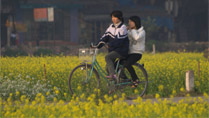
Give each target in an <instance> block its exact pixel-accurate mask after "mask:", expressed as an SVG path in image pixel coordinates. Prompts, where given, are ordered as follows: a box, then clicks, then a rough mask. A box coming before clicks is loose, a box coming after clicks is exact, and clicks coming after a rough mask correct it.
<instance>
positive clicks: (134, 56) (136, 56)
mask: <svg viewBox="0 0 209 118" xmlns="http://www.w3.org/2000/svg"><path fill="white" fill-rule="evenodd" d="M141 57H142V55H141V54H130V55H129V56H128V59H127V60H126V63H125V64H124V66H125V67H126V68H127V69H128V71H129V72H130V74H131V78H132V80H133V81H135V80H137V79H138V77H137V75H136V72H135V70H134V68H133V67H132V65H133V64H135V63H136V62H137V61H138V60H140V59H141Z"/></svg>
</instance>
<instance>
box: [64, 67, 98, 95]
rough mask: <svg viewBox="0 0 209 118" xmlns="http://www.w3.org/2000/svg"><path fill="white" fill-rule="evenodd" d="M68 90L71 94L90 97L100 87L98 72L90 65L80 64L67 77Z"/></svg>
mask: <svg viewBox="0 0 209 118" xmlns="http://www.w3.org/2000/svg"><path fill="white" fill-rule="evenodd" d="M68 82H69V89H70V92H71V94H72V95H73V94H76V95H80V94H81V93H84V94H85V95H90V94H92V93H93V92H94V90H95V88H96V89H98V88H99V85H100V78H99V74H98V72H97V71H96V70H95V69H94V68H93V70H92V66H91V65H90V64H82V65H79V66H77V67H75V68H74V69H73V70H72V72H71V74H70V77H69V81H68Z"/></svg>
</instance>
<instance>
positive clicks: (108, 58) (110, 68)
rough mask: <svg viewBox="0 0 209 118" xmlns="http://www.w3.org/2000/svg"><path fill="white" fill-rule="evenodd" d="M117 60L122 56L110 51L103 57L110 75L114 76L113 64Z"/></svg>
mask: <svg viewBox="0 0 209 118" xmlns="http://www.w3.org/2000/svg"><path fill="white" fill-rule="evenodd" d="M117 58H122V56H121V55H120V54H118V53H117V52H115V51H112V52H110V53H109V54H107V55H106V56H105V61H106V67H107V70H108V72H109V74H110V75H114V74H115V68H114V62H115V60H116V59H117Z"/></svg>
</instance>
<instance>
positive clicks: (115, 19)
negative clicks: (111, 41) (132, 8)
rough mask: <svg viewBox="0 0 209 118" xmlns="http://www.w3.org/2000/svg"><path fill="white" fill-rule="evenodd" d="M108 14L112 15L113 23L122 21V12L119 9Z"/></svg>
mask: <svg viewBox="0 0 209 118" xmlns="http://www.w3.org/2000/svg"><path fill="white" fill-rule="evenodd" d="M110 16H111V17H112V22H113V24H117V23H119V22H122V23H123V13H122V12H121V11H113V12H112V13H111V14H110Z"/></svg>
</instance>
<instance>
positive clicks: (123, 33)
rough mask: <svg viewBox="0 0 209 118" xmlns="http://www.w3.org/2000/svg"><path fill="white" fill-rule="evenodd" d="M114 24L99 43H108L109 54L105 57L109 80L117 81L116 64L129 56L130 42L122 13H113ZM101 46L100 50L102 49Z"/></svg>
mask: <svg viewBox="0 0 209 118" xmlns="http://www.w3.org/2000/svg"><path fill="white" fill-rule="evenodd" d="M110 16H111V17H112V22H113V23H112V24H111V25H110V26H109V27H108V28H107V30H106V32H105V34H104V35H103V36H102V38H101V39H100V41H99V42H101V41H103V42H105V43H107V47H108V52H109V53H108V54H107V55H106V56H105V61H106V68H107V71H108V74H109V75H108V76H107V78H110V79H116V74H115V68H114V62H115V60H116V59H117V58H124V57H126V56H127V55H128V50H129V40H128V35H127V27H126V26H125V25H124V24H123V22H124V21H123V14H122V12H121V11H113V12H112V13H111V14H110ZM99 42H98V43H99ZM102 46H103V44H101V45H100V46H99V47H98V48H101V47H102Z"/></svg>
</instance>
